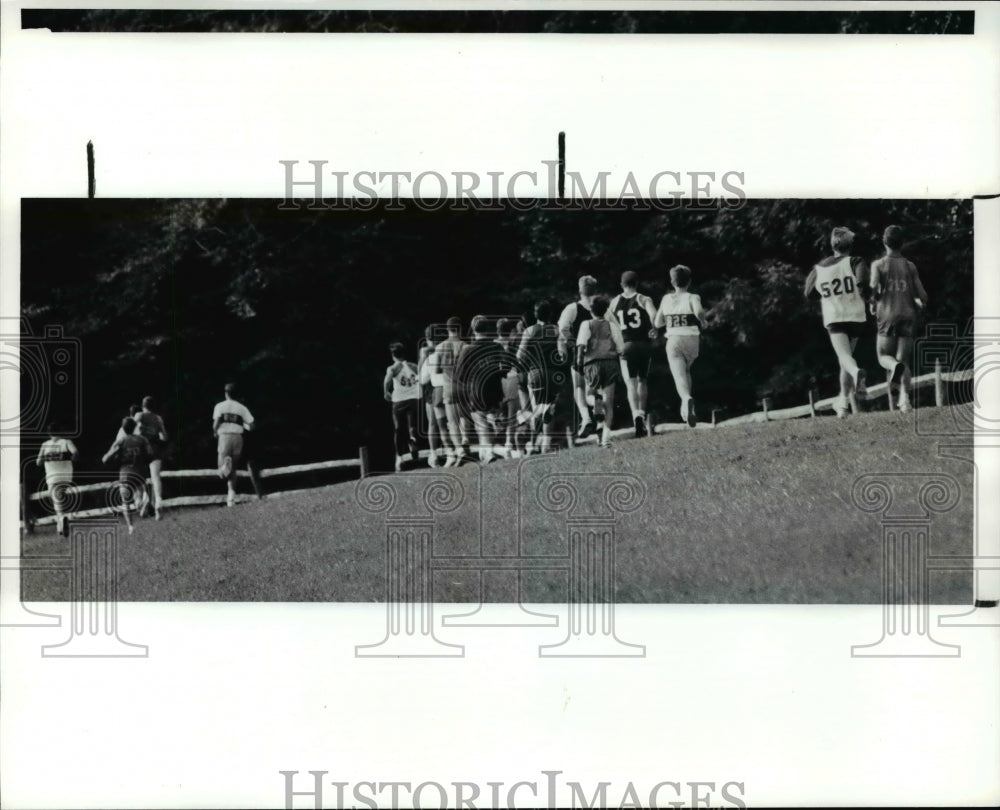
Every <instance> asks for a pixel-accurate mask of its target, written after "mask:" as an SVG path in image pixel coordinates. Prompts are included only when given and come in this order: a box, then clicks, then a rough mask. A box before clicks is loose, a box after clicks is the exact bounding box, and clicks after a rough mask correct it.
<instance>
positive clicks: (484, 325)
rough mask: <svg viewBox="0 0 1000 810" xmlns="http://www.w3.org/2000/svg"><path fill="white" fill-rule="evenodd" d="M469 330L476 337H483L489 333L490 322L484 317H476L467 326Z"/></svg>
mask: <svg viewBox="0 0 1000 810" xmlns="http://www.w3.org/2000/svg"><path fill="white" fill-rule="evenodd" d="M469 328H470V329H471V330H472V331H473V333H474V334H477V335H485V334H486V333H487V332H489V331H490V322H489V319H488V318H487V317H486V316H485V315H476V317H474V318H473V319H472V323H470V324H469Z"/></svg>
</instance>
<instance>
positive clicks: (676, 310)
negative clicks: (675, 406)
mask: <svg viewBox="0 0 1000 810" xmlns="http://www.w3.org/2000/svg"><path fill="white" fill-rule="evenodd" d="M670 283H671V284H672V285H673V287H674V291H673V292H672V293H667V294H666V295H664V296H663V300H662V301H660V308H659V309H658V310H657V311H656V317H655V318H654V319H653V324H654V326H655V327H656V328H657V329H661V328H662V329H664V330H665V334H666V336H667V362H668V363H669V364H670V374H671V376H672V377H673V378H674V385H675V386H676V388H677V394H678V395H679V396H680V398H681V419H683V420H685V421H686V422H687V423H688V425H689V426H690V427H694V426H695V425H696V424H698V414H697V409H696V408H695V404H694V399H693V397H692V393H691V366H692V365H693V364H694V361H695V360H696V359H697V358H698V348H699V343H700V340H701V339H700V337H699V336H700V334H701V331H700V330H701V329H704V328H705V326H706V325H707V323H706V321H705V310H704V309H702V306H701V296H699V295H695V294H694V293H690V292H688V285H689V284H690V283H691V268H689V267H685V266H684V265H683V264H679V265H677V266H676V267H672V268H670Z"/></svg>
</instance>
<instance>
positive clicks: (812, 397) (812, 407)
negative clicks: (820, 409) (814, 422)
mask: <svg viewBox="0 0 1000 810" xmlns="http://www.w3.org/2000/svg"><path fill="white" fill-rule="evenodd" d="M809 415H810V416H812V417H813V418H814V419H815V418H816V392H815V391H813V389H812V388H810V389H809Z"/></svg>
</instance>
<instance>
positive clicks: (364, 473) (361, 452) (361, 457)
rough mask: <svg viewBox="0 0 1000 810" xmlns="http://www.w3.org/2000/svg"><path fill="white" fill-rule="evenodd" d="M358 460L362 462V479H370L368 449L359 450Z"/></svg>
mask: <svg viewBox="0 0 1000 810" xmlns="http://www.w3.org/2000/svg"><path fill="white" fill-rule="evenodd" d="M358 459H359V460H360V462H361V477H362V478H367V477H368V448H367V447H361V448H359V449H358Z"/></svg>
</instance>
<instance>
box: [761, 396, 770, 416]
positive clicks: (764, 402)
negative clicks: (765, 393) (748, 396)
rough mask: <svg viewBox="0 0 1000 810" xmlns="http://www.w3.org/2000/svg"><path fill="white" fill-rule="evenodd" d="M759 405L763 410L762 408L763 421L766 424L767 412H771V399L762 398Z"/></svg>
mask: <svg viewBox="0 0 1000 810" xmlns="http://www.w3.org/2000/svg"><path fill="white" fill-rule="evenodd" d="M760 404H761V405H762V406H763V408H764V421H765V422H766V421H767V419H768V416H767V412H768V411H769V410H771V398H770V397H764V398H763V399H762V400H761V401H760Z"/></svg>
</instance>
